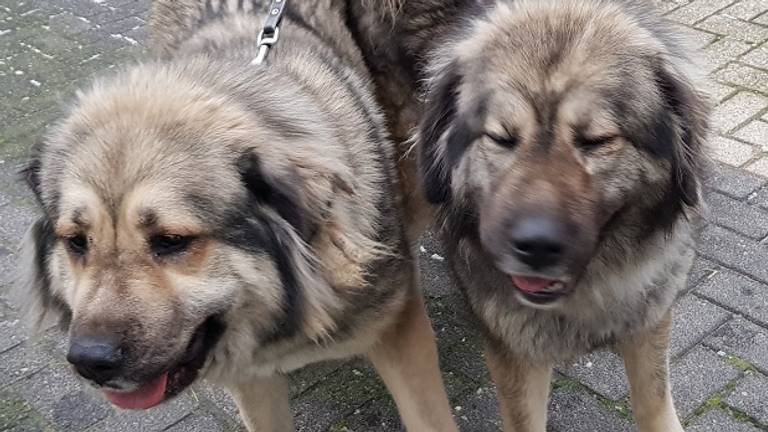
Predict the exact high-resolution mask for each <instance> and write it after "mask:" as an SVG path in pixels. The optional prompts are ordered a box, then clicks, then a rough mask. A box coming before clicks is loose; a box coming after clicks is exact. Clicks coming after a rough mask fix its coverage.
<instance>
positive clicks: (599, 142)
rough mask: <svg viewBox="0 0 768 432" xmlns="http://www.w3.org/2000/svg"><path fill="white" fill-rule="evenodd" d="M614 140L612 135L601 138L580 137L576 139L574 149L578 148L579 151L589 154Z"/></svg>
mask: <svg viewBox="0 0 768 432" xmlns="http://www.w3.org/2000/svg"><path fill="white" fill-rule="evenodd" d="M614 139H616V137H615V136H612V135H609V136H601V137H584V136H582V137H578V138H577V139H576V147H578V148H579V149H581V150H582V151H584V152H586V153H589V152H592V151H595V150H597V149H599V148H600V147H603V146H605V145H606V144H609V143H610V142H611V141H613V140H614Z"/></svg>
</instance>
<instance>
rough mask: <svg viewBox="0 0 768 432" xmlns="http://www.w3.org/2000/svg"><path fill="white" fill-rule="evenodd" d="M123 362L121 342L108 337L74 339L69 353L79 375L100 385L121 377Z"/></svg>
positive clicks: (68, 357)
mask: <svg viewBox="0 0 768 432" xmlns="http://www.w3.org/2000/svg"><path fill="white" fill-rule="evenodd" d="M123 360H124V358H123V350H122V349H121V348H120V344H119V341H117V340H114V339H111V338H106V337H80V338H73V339H72V342H71V343H70V344H69V353H67V361H68V362H70V363H71V364H72V366H74V367H75V370H76V371H77V373H79V374H80V375H82V376H83V377H84V378H87V379H89V380H91V381H95V382H96V383H98V384H104V383H106V382H108V381H110V380H111V379H114V378H116V377H117V376H118V375H120V372H121V371H122V367H123Z"/></svg>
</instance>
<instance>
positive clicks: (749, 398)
mask: <svg viewBox="0 0 768 432" xmlns="http://www.w3.org/2000/svg"><path fill="white" fill-rule="evenodd" d="M766 396H768V377H765V376H764V375H760V374H756V373H751V374H747V376H745V377H744V379H743V380H741V382H739V385H737V386H736V388H735V389H734V390H733V392H731V394H730V395H728V397H727V398H725V403H727V404H728V405H730V406H732V407H734V408H736V409H738V410H739V411H741V412H743V413H745V414H747V415H748V416H750V417H752V418H753V419H755V420H757V421H759V422H760V423H762V424H766V425H768V404H766Z"/></svg>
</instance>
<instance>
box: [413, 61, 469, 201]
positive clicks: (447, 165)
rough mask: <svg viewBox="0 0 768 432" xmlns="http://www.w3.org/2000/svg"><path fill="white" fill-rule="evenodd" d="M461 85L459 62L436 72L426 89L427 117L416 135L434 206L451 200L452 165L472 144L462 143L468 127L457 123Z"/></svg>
mask: <svg viewBox="0 0 768 432" xmlns="http://www.w3.org/2000/svg"><path fill="white" fill-rule="evenodd" d="M460 85H461V75H460V71H459V67H458V64H457V63H456V62H453V63H451V64H449V65H448V66H446V67H444V68H443V69H442V70H440V71H439V72H438V73H437V75H436V77H435V78H434V80H433V81H432V83H431V85H430V86H429V88H428V90H427V95H426V103H425V111H424V117H423V119H422V121H421V125H420V126H419V130H418V133H417V135H416V145H417V146H418V148H419V167H420V170H421V175H422V181H423V182H424V188H425V190H426V195H427V199H428V200H429V201H430V202H432V203H441V202H445V201H448V200H449V199H450V195H451V170H452V168H453V167H452V165H453V163H455V162H456V161H457V160H458V157H459V156H460V155H461V153H462V152H463V149H464V148H466V146H468V145H469V143H468V142H463V141H464V140H465V139H466V137H463V136H462V135H464V134H465V133H466V130H465V128H463V127H461V126H460V125H458V124H457V120H458V101H457V98H458V92H459V86H460Z"/></svg>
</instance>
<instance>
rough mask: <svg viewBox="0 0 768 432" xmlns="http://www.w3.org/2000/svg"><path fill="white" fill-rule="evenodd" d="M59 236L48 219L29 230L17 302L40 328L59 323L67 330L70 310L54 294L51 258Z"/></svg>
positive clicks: (23, 245)
mask: <svg viewBox="0 0 768 432" xmlns="http://www.w3.org/2000/svg"><path fill="white" fill-rule="evenodd" d="M55 242H56V237H55V234H54V232H53V225H52V224H51V221H50V219H49V218H48V216H47V215H46V216H42V217H40V218H39V219H38V220H37V221H35V223H33V224H32V226H31V227H30V228H29V229H28V230H27V233H26V234H25V235H24V239H23V240H22V243H21V251H20V258H19V264H18V270H17V272H18V273H17V277H16V281H15V282H16V287H15V292H14V293H15V295H14V297H15V298H14V300H16V301H17V302H18V303H19V304H20V305H21V306H22V308H23V310H24V312H25V314H26V315H28V316H29V317H30V318H31V319H32V323H33V325H34V326H35V327H37V328H43V329H44V328H46V327H47V326H48V325H50V324H53V323H57V324H58V325H60V326H61V328H66V327H67V326H68V325H69V322H70V320H71V317H72V311H71V310H70V309H69V307H68V306H67V305H66V304H65V303H64V301H63V300H61V299H60V298H59V297H58V296H56V294H55V293H54V292H53V288H52V280H51V271H50V262H49V260H50V256H51V253H52V250H53V246H54V244H55Z"/></svg>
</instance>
